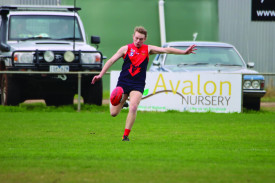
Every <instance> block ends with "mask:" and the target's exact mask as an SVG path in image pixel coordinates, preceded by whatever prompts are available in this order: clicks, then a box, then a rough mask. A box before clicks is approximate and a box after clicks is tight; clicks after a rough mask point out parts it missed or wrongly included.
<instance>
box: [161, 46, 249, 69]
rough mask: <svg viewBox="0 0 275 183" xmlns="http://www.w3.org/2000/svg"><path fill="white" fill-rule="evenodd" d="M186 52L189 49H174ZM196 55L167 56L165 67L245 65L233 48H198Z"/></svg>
mask: <svg viewBox="0 0 275 183" xmlns="http://www.w3.org/2000/svg"><path fill="white" fill-rule="evenodd" d="M174 48H177V49H181V50H185V49H186V48H187V47H183V46H182V47H174ZM196 48H197V50H196V54H190V55H174V54H167V55H166V59H165V62H164V64H165V65H177V66H184V65H207V64H211V65H235V66H243V65H244V63H243V61H242V59H241V57H240V56H239V55H238V53H237V52H236V51H235V50H234V48H232V47H211V46H208V47H206V46H197V47H196Z"/></svg>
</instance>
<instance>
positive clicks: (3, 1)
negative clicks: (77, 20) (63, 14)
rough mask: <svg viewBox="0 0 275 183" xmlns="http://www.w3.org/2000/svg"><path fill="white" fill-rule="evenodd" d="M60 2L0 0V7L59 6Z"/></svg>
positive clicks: (55, 0)
mask: <svg viewBox="0 0 275 183" xmlns="http://www.w3.org/2000/svg"><path fill="white" fill-rule="evenodd" d="M60 1H61V0H0V6H1V5H60V3H61V2H60Z"/></svg>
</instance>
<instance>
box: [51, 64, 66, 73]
mask: <svg viewBox="0 0 275 183" xmlns="http://www.w3.org/2000/svg"><path fill="white" fill-rule="evenodd" d="M69 71H70V66H68V65H50V72H69Z"/></svg>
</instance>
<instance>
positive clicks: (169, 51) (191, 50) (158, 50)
mask: <svg viewBox="0 0 275 183" xmlns="http://www.w3.org/2000/svg"><path fill="white" fill-rule="evenodd" d="M195 47H196V45H191V46H189V47H188V48H187V49H186V50H180V49H176V48H172V47H168V48H162V47H158V46H152V45H149V48H148V49H149V53H150V54H160V53H167V54H184V55H188V54H190V53H193V54H196V53H195V52H194V51H195V50H197V49H195Z"/></svg>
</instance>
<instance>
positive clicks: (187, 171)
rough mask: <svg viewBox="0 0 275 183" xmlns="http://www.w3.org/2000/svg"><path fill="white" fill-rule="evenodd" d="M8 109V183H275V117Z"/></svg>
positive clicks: (3, 149)
mask: <svg viewBox="0 0 275 183" xmlns="http://www.w3.org/2000/svg"><path fill="white" fill-rule="evenodd" d="M75 109H76V105H74V106H67V107H59V108H54V107H50V108H49V107H46V106H45V105H44V104H32V105H30V104H28V105H27V104H24V105H21V106H20V107H3V106H0V182H1V183H2V182H7V183H9V182H20V183H25V182H27V183H31V182H66V183H68V182H96V183H100V182H107V183H116V182H131V183H134V182H141V183H145V182H146V183H147V182H152V183H155V182H157V183H159V182H167V183H170V182H173V183H174V182H202V183H205V182H211V183H212V182H234V183H235V182H240V183H243V182H265V183H266V182H270V183H271V182H275V156H274V155H275V112H274V111H267V110H262V111H261V112H252V111H245V112H244V113H241V114H237V113H233V114H215V113H187V112H184V113H180V112H175V111H170V112H165V113H157V112H139V113H138V116H137V120H136V123H135V125H134V128H133V129H132V132H131V134H130V140H131V141H130V142H122V141H121V138H122V134H123V131H124V125H125V118H126V116H127V111H122V112H121V114H120V115H119V116H117V117H115V118H112V117H111V116H110V115H109V107H108V106H107V105H104V106H102V107H98V106H87V105H83V106H82V111H81V112H76V110H75Z"/></svg>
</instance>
